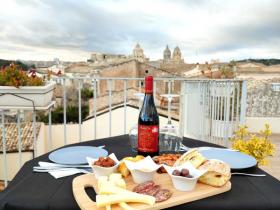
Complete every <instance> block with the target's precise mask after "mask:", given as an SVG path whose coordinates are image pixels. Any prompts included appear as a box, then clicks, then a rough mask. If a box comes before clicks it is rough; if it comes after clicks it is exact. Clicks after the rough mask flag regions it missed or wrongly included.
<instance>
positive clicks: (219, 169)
mask: <svg viewBox="0 0 280 210" xmlns="http://www.w3.org/2000/svg"><path fill="white" fill-rule="evenodd" d="M198 169H199V170H207V172H206V173H205V174H203V175H202V176H201V177H200V178H199V180H198V181H199V182H201V183H204V184H207V185H210V186H213V187H222V186H223V185H225V184H226V183H227V182H228V181H229V180H230V177H231V173H230V167H229V165H228V164H226V163H224V162H223V161H220V160H214V159H210V160H207V161H205V162H204V163H203V164H202V165H201V166H200V167H199V168H198Z"/></svg>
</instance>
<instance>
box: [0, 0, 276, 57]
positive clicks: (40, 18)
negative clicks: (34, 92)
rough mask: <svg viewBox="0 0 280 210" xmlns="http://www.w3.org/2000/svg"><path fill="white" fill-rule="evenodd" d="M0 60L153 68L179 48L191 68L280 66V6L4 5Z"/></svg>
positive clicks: (67, 1)
mask: <svg viewBox="0 0 280 210" xmlns="http://www.w3.org/2000/svg"><path fill="white" fill-rule="evenodd" d="M0 5H1V6H0V58H4V59H32V60H52V59H53V58H54V57H58V58H60V59H62V60H75V61H77V60H86V59H87V58H89V56H90V52H104V53H118V54H126V55H128V54H131V53H132V49H133V47H134V46H135V44H136V43H137V42H139V43H140V45H141V46H142V48H143V49H144V53H145V55H146V56H147V57H149V58H150V59H151V60H156V59H160V58H162V52H163V50H164V48H165V46H166V44H168V45H169V47H170V49H171V50H172V51H173V49H174V47H175V46H176V45H178V46H179V47H180V48H181V50H182V54H183V56H184V59H185V61H186V62H205V61H206V60H208V61H210V60H211V59H220V60H225V61H227V60H231V59H243V58H280V1H279V0H246V1H245V0H114V1H113V0H103V1H101V0H88V1H87V0H0Z"/></svg>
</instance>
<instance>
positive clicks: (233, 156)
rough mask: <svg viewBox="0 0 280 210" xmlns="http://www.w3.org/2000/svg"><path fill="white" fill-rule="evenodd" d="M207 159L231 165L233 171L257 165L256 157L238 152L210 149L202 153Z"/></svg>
mask: <svg viewBox="0 0 280 210" xmlns="http://www.w3.org/2000/svg"><path fill="white" fill-rule="evenodd" d="M200 153H201V154H202V155H203V156H204V157H206V158H207V159H218V160H221V161H224V162H225V163H227V164H229V166H230V168H231V169H245V168H250V167H253V166H255V165H257V161H256V159H255V158H254V157H252V156H250V155H247V154H244V153H241V152H236V151H230V150H222V149H214V148H213V149H208V150H204V151H200Z"/></svg>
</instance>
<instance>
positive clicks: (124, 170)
mask: <svg viewBox="0 0 280 210" xmlns="http://www.w3.org/2000/svg"><path fill="white" fill-rule="evenodd" d="M144 158H145V157H144V156H142V155H137V156H136V157H125V158H123V160H129V161H133V162H137V161H139V160H142V159H144ZM123 160H122V161H121V163H120V165H119V167H118V172H120V173H121V174H122V176H123V177H128V176H129V174H130V171H129V170H128V168H127V167H126V165H125V163H124V161H123Z"/></svg>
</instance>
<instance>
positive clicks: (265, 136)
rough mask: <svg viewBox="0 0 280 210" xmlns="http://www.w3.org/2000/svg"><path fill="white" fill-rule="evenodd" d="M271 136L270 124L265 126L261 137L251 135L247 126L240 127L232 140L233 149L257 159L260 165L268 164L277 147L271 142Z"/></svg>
mask: <svg viewBox="0 0 280 210" xmlns="http://www.w3.org/2000/svg"><path fill="white" fill-rule="evenodd" d="M271 134H272V132H271V130H270V127H269V124H265V129H264V130H261V131H260V134H259V135H253V134H250V133H249V132H248V127H247V126H239V128H238V130H237V131H236V132H235V135H234V136H233V138H231V141H232V148H233V149H236V150H239V151H240V152H242V153H245V154H248V155H251V156H253V157H255V158H256V160H257V162H258V164H259V165H265V164H268V160H267V159H266V158H267V157H268V156H273V155H274V153H275V145H274V144H272V142H271V141H270V140H269V136H270V135H271Z"/></svg>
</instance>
